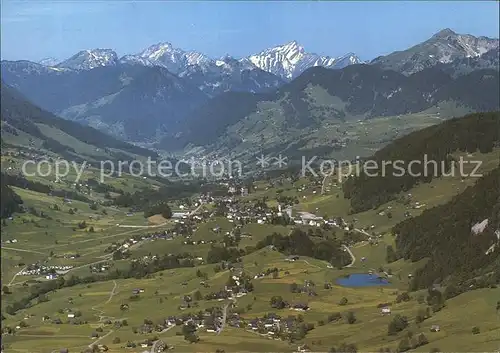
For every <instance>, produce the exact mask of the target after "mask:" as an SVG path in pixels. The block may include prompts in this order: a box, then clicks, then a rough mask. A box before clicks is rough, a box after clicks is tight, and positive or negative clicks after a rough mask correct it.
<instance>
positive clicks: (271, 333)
mask: <svg viewBox="0 0 500 353" xmlns="http://www.w3.org/2000/svg"><path fill="white" fill-rule="evenodd" d="M297 324H298V321H297V318H296V317H295V316H287V317H281V316H279V315H277V314H275V313H268V314H267V315H266V316H264V317H262V318H255V319H252V320H249V321H248V323H246V329H247V330H249V331H253V332H257V333H259V334H262V335H266V336H268V337H270V338H278V337H277V336H278V335H279V334H280V333H284V334H291V333H293V332H294V331H295V330H296V329H297Z"/></svg>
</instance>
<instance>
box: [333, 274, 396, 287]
mask: <svg viewBox="0 0 500 353" xmlns="http://www.w3.org/2000/svg"><path fill="white" fill-rule="evenodd" d="M337 284H340V285H341V286H344V287H371V286H385V285H388V284H389V282H388V281H387V279H385V278H380V279H379V278H377V276H376V275H370V274H368V273H354V274H352V275H349V276H346V277H340V278H339V279H337Z"/></svg>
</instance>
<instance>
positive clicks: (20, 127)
mask: <svg viewBox="0 0 500 353" xmlns="http://www.w3.org/2000/svg"><path fill="white" fill-rule="evenodd" d="M1 121H2V130H4V129H5V130H4V131H5V132H9V133H11V134H13V135H16V134H18V133H19V131H22V132H24V133H26V134H28V135H30V136H32V137H35V138H39V139H41V140H43V141H44V142H43V148H45V149H47V150H50V151H52V152H55V153H61V152H66V153H67V152H73V153H74V152H75V150H74V149H73V148H72V147H71V146H67V145H63V144H61V143H60V142H59V141H57V140H55V139H54V138H51V137H49V136H46V135H45V134H44V133H42V131H41V130H40V128H39V127H38V126H37V124H44V125H47V126H50V127H53V128H56V129H58V130H60V131H62V132H64V133H66V134H68V135H71V136H73V137H74V138H76V139H78V140H79V141H82V142H84V143H86V144H88V145H92V146H95V147H96V148H101V149H116V150H121V151H123V152H128V153H132V154H136V155H140V156H144V157H146V156H151V157H155V156H156V153H155V152H153V151H150V150H147V149H144V148H141V147H137V146H134V145H131V144H129V143H126V142H123V141H119V140H117V139H115V138H113V137H111V136H108V135H106V134H104V133H102V132H100V131H98V130H96V129H94V128H91V127H88V126H83V125H80V124H78V123H75V122H73V121H69V120H65V119H61V118H58V117H56V116H55V115H53V114H51V113H49V112H46V111H44V110H42V109H40V108H39V107H37V106H35V105H33V104H31V103H30V102H28V101H27V100H26V99H25V98H24V97H22V96H21V94H20V93H19V92H17V91H16V90H14V89H13V88H11V87H9V86H7V85H5V84H3V83H2V86H1ZM110 153H113V152H112V151H110Z"/></svg>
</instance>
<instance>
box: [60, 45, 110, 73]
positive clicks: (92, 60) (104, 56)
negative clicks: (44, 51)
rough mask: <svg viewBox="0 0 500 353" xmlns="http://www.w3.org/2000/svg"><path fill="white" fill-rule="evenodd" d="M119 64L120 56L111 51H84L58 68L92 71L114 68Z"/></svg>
mask: <svg viewBox="0 0 500 353" xmlns="http://www.w3.org/2000/svg"><path fill="white" fill-rule="evenodd" d="M117 63H118V55H117V54H116V52H115V51H113V50H111V49H92V50H82V51H80V52H78V53H76V54H75V55H73V56H72V57H71V58H69V59H67V60H64V61H63V62H61V63H59V64H57V67H62V68H67V69H73V70H91V69H94V68H96V67H100V66H113V65H116V64H117Z"/></svg>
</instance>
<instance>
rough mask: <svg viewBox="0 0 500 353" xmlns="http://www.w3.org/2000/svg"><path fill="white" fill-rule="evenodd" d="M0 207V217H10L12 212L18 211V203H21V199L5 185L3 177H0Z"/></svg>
mask: <svg viewBox="0 0 500 353" xmlns="http://www.w3.org/2000/svg"><path fill="white" fill-rule="evenodd" d="M0 183H1V195H2V197H1V198H0V201H1V207H0V209H1V210H0V216H1V217H0V218H7V217H10V216H11V215H12V214H13V213H14V212H17V211H19V205H21V204H22V203H23V200H21V198H20V197H19V195H17V194H16V193H15V192H14V191H12V189H11V188H9V187H8V186H7V184H6V183H5V182H4V179H3V178H1V181H0Z"/></svg>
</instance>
